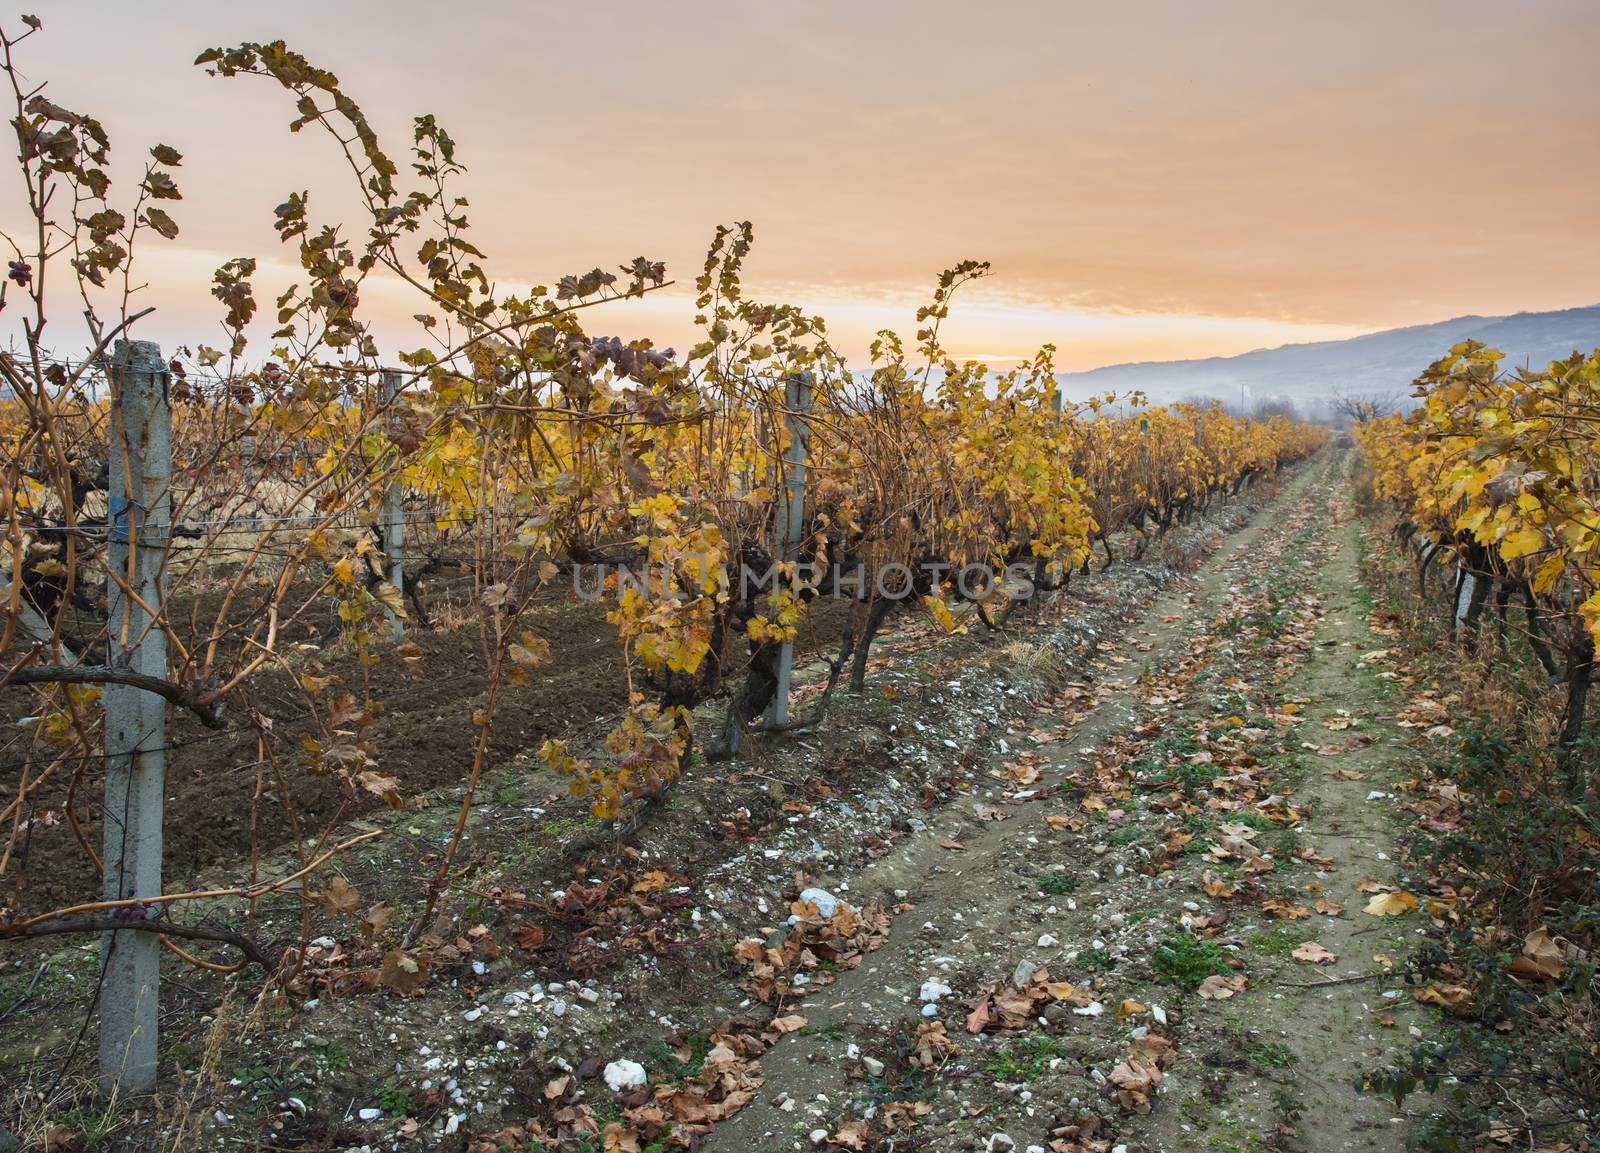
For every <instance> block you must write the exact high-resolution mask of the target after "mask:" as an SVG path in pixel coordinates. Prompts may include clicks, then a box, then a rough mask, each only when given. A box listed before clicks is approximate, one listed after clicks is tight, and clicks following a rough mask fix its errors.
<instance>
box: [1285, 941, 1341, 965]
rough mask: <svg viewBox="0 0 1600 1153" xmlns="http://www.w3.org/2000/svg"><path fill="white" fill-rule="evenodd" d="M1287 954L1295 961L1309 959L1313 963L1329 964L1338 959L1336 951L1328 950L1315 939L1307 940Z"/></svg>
mask: <svg viewBox="0 0 1600 1153" xmlns="http://www.w3.org/2000/svg"><path fill="white" fill-rule="evenodd" d="M1289 955H1290V956H1291V957H1293V958H1294V959H1295V960H1296V961H1310V962H1311V963H1312V964H1313V965H1331V964H1333V963H1334V962H1335V961H1337V960H1338V959H1339V955H1338V954H1337V953H1330V952H1328V950H1327V949H1325V948H1323V947H1322V946H1321V945H1319V944H1317V942H1315V941H1307V942H1306V943H1305V944H1303V945H1301V946H1300V947H1299V948H1298V949H1296V950H1295V951H1294V952H1292V953H1290V954H1289Z"/></svg>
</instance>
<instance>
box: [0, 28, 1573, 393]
mask: <svg viewBox="0 0 1600 1153" xmlns="http://www.w3.org/2000/svg"><path fill="white" fill-rule="evenodd" d="M27 11H34V12H37V13H38V15H39V16H40V17H42V19H43V20H44V31H43V33H42V34H40V35H38V36H36V37H34V38H33V39H31V40H29V41H28V42H27V43H26V44H25V45H23V46H22V47H21V49H20V50H19V60H20V65H21V67H22V69H23V71H24V72H25V73H26V74H27V75H28V76H29V78H30V79H33V80H35V81H38V80H48V81H49V89H48V92H49V94H50V95H51V97H52V99H54V100H55V101H56V102H57V103H60V104H63V105H66V106H67V107H69V108H73V109H76V110H79V111H83V112H87V113H89V114H92V115H95V116H97V117H98V118H99V119H100V120H101V121H102V123H103V124H104V125H105V126H106V128H107V130H108V131H109V132H110V134H111V137H112V141H113V159H114V161H115V162H116V170H115V171H114V173H113V175H114V176H117V175H119V173H120V177H121V179H122V180H123V190H124V191H125V192H126V191H127V190H128V189H131V188H132V186H133V184H134V182H135V180H136V179H137V166H138V164H139V163H140V161H141V159H142V157H143V156H144V154H145V150H146V149H147V148H148V147H149V146H150V145H152V144H155V143H157V142H160V143H166V144H169V145H171V146H173V147H175V148H177V149H178V150H179V151H180V152H182V153H183V154H184V161H183V165H182V168H181V170H180V173H179V177H180V185H181V187H182V189H183V192H184V199H183V201H182V202H181V203H179V204H176V205H174V206H172V215H173V217H174V218H175V219H176V220H177V222H178V224H179V226H180V228H181V230H182V231H181V235H180V236H179V238H178V239H177V240H176V241H175V242H171V243H161V242H159V241H152V244H151V247H150V248H149V250H148V251H146V252H144V253H142V254H141V279H143V280H144V281H146V282H147V283H148V287H147V288H146V289H144V290H143V292H142V293H141V299H142V301H143V303H146V304H152V305H155V306H156V308H157V312H156V313H155V314H154V315H152V316H151V317H149V318H147V319H145V320H144V321H141V322H140V331H139V335H142V336H145V337H146V338H149V339H157V340H161V341H162V342H163V345H164V346H169V345H176V344H180V343H186V344H194V343H196V342H208V343H213V344H215V343H218V342H220V339H221V336H220V329H219V328H218V319H219V317H220V311H221V310H220V308H219V306H218V305H217V304H216V303H215V302H214V301H212V300H211V298H210V296H209V283H210V273H211V270H212V269H213V268H215V267H216V266H217V265H218V264H219V263H221V262H222V261H223V260H226V259H228V258H230V257H235V256H255V257H257V258H258V259H260V260H261V262H262V265H261V274H260V276H259V277H258V281H259V283H258V287H257V296H258V298H260V299H262V300H263V301H264V302H266V303H267V304H268V305H270V302H271V299H272V298H273V297H274V296H275V295H276V293H277V292H278V291H280V290H281V289H282V288H283V287H284V286H285V285H286V284H287V283H288V282H289V279H290V278H291V277H292V275H293V273H294V272H295V271H296V270H295V269H294V268H293V267H292V261H293V254H292V252H290V251H288V250H286V249H284V248H283V247H282V246H281V245H280V244H279V242H278V240H277V237H276V235H275V233H274V232H273V230H272V208H273V206H274V205H276V204H278V203H280V202H281V201H282V200H283V199H285V197H286V195H287V194H288V193H289V192H290V191H294V190H302V189H309V190H310V191H311V193H312V206H313V215H314V216H315V217H316V218H317V219H319V220H327V219H330V218H332V219H338V218H340V217H341V216H342V217H343V218H345V219H348V220H350V221H351V222H352V223H358V219H359V218H358V217H357V216H356V215H355V214H354V213H353V212H350V211H349V207H350V206H351V204H352V203H353V200H352V197H351V196H350V194H349V189H348V188H347V187H346V186H347V183H348V181H349V176H348V173H347V172H345V171H342V170H341V169H340V167H339V162H338V160H337V157H336V155H335V152H334V149H333V145H332V143H331V142H330V141H328V140H326V139H324V138H322V137H320V136H318V135H316V134H314V133H311V132H306V133H303V134H301V135H298V136H292V135H290V133H289V132H288V131H287V125H288V121H289V120H290V119H291V118H292V116H293V111H292V108H291V105H290V101H289V98H288V94H287V93H285V92H283V91H282V90H281V89H279V88H277V86H276V85H271V84H269V83H267V82H262V81H245V80H233V81H222V80H217V79H213V78H210V77H207V76H206V75H205V74H204V73H203V72H202V71H201V70H200V69H198V68H195V67H193V66H192V61H193V59H194V57H195V55H196V54H197V53H198V52H199V51H200V50H201V49H203V48H206V47H210V46H222V45H231V44H235V43H238V42H240V41H243V40H258V41H264V40H271V39H277V38H282V39H284V40H286V41H288V43H289V45H290V46H291V47H293V48H295V49H297V50H298V51H301V52H303V53H304V54H306V55H307V56H309V57H310V58H311V59H312V60H313V61H314V62H315V63H318V64H320V65H321V66H323V67H326V68H328V69H330V70H332V71H334V72H335V73H337V74H338V76H339V77H340V79H341V81H342V82H343V84H344V87H345V89H346V91H348V92H349V93H350V94H351V95H352V96H353V97H354V98H355V99H356V100H357V101H358V102H359V103H360V104H361V105H362V107H363V108H364V109H365V111H366V112H367V114H368V116H369V117H370V119H371V120H372V121H373V122H374V124H375V125H376V127H377V128H378V131H379V133H380V135H381V136H382V137H383V138H384V139H385V141H386V142H387V147H388V150H389V151H390V152H391V154H395V155H400V154H403V153H404V151H405V149H406V147H407V146H408V143H409V126H410V122H411V117H412V116H414V115H416V114H418V113H423V112H431V113H434V114H435V115H437V117H438V118H439V120H440V122H441V123H442V124H443V125H444V126H445V127H446V129H447V130H448V131H449V132H450V134H451V135H452V136H453V137H454V138H455V140H456V141H457V144H458V149H459V155H460V158H461V159H462V160H463V161H464V162H465V163H466V165H467V166H468V168H469V172H468V174H467V176H466V177H465V178H464V180H463V181H462V182H461V184H460V189H459V190H460V191H461V192H462V193H463V194H464V195H466V196H467V198H468V199H469V201H470V203H471V206H470V209H469V212H470V216H471V219H472V222H473V228H472V233H473V235H474V238H475V241H476V243H477V244H478V245H479V246H480V247H481V248H483V249H484V250H485V251H486V252H487V253H488V256H489V261H488V268H489V271H490V273H491V275H492V276H493V277H494V278H495V279H496V280H497V281H499V282H500V283H502V284H504V285H508V286H510V285H526V284H529V283H550V282H553V281H554V280H555V279H556V278H558V277H559V276H560V275H562V274H564V273H568V272H581V271H583V270H586V269H588V268H591V267H594V266H595V265H602V266H612V265H617V264H620V263H622V262H624V261H627V260H630V259H632V258H633V257H635V256H638V255H645V256H648V257H650V258H651V259H657V260H664V261H665V262H666V263H667V265H668V269H669V273H670V274H671V275H673V276H674V277H675V278H676V279H677V280H678V285H679V287H678V288H676V289H674V290H671V291H669V292H667V293H663V294H661V295H659V296H656V297H653V298H651V299H648V300H644V301H629V302H621V303H618V304H615V305H612V306H608V307H607V308H605V309H604V310H597V311H595V312H593V313H591V314H590V316H589V318H588V327H589V329H590V331H592V332H607V333H610V332H614V333H618V334H621V335H623V336H625V337H634V336H650V337H652V338H653V339H655V340H657V341H658V342H660V343H662V344H672V345H675V346H676V347H678V348H679V349H683V348H685V347H687V345H688V344H690V343H692V341H693V339H694V336H693V332H694V329H693V326H692V319H693V313H694V309H693V304H692V292H691V290H690V287H689V286H690V284H691V282H692V280H693V278H694V276H695V274H696V273H697V272H698V271H699V268H700V265H701V263H702V261H703V259H704V253H705V249H706V246H707V244H708V242H709V240H710V238H711V235H712V232H713V230H714V228H715V227H716V225H717V224H718V223H720V222H730V221H734V220H740V219H750V220H752V221H754V223H755V230H756V245H755V248H754V251H753V253H752V256H751V258H750V260H749V261H748V263H747V266H746V277H745V284H746V291H747V295H749V296H751V297H753V298H756V299H761V300H773V301H785V302H792V303H796V304H799V305H802V306H804V307H806V308H807V309H808V310H810V311H813V312H816V313H820V314H821V315H822V316H824V317H826V318H827V319H828V321H829V325H830V330H831V331H832V332H833V334H834V337H835V340H836V341H837V342H838V343H839V344H840V345H841V346H842V347H843V348H844V349H845V350H846V351H847V352H848V353H849V354H850V355H851V357H852V359H853V360H858V361H859V360H861V359H862V358H863V357H864V352H865V348H866V345H867V343H868V341H869V340H870V339H871V334H872V333H873V332H875V331H876V330H878V329H880V328H894V329H897V330H898V331H900V332H902V333H903V334H904V335H906V336H907V337H908V338H909V337H910V336H911V335H912V333H913V331H914V328H915V321H914V312H915V309H916V307H917V305H918V304H919V303H921V302H922V301H923V300H925V299H926V296H927V293H928V291H929V289H930V287H931V285H932V283H933V280H934V278H935V277H936V276H937V274H938V272H939V270H940V269H942V268H944V267H947V266H949V265H951V264H954V263H955V262H957V261H959V260H962V259H965V258H975V259H981V260H988V261H990V262H992V265H993V270H994V271H993V276H992V278H991V279H989V280H988V281H986V282H985V283H983V284H981V285H978V286H974V287H973V289H972V291H970V292H967V293H966V294H965V296H964V297H963V298H959V299H958V300H957V302H956V304H955V306H954V308H953V310H952V315H951V319H950V321H949V323H948V326H947V329H946V335H947V344H948V345H949V347H950V348H951V350H952V351H953V352H954V353H956V354H957V355H959V356H963V357H968V356H970V357H975V358H979V359H987V360H990V361H992V362H996V363H998V362H1003V361H1004V360H1005V359H1008V358H1017V357H1022V356H1026V355H1028V354H1030V353H1032V352H1033V351H1034V350H1035V349H1036V348H1037V347H1038V346H1039V345H1040V344H1042V343H1044V342H1047V341H1048V342H1051V343H1054V344H1055V345H1056V346H1057V349H1058V354H1057V360H1058V364H1059V366H1060V367H1062V368H1066V369H1081V368H1090V367H1094V366H1097V365H1102V364H1110V363H1117V362H1122V361H1129V360H1165V359H1173V358H1177V357H1187V356H1209V355H1228V354H1232V353H1237V352H1242V351H1246V350H1248V349H1251V348H1257V347H1264V346H1274V345H1279V344H1284V343H1289V342H1295V341H1303V340H1318V339H1329V338H1338V337H1343V336H1350V335H1355V334H1357V333H1360V332H1367V331H1373V330H1376V329H1382V328H1390V327H1394V326H1398V325H1404V324H1413V323H1423V322H1427V321H1433V320H1439V319H1443V318H1446V317H1450V316H1455V315H1460V314H1464V313H1481V314H1496V313H1504V312H1513V311H1518V310H1524V309H1527V310H1537V309H1547V308H1562V307H1571V306H1575V305H1582V304H1592V303H1595V302H1596V301H1597V300H1600V284H1597V282H1596V278H1595V276H1594V269H1595V267H1596V260H1595V257H1596V247H1597V242H1600V196H1597V195H1596V194H1595V191H1594V190H1595V189H1596V188H1597V187H1600V134H1597V131H1596V130H1597V128H1600V69H1596V68H1595V67H1594V66H1593V59H1592V46H1593V44H1595V43H1596V42H1597V33H1600V5H1596V4H1594V3H1592V2H1589V0H1583V2H1577V0H1573V2H1569V0H1541V2H1539V3H1519V4H1510V3H1504V2H1499V0H1497V2H1493V3H1489V2H1480V0H1450V2H1448V3H1434V2H1431V0H1407V2H1405V3H1399V4H1397V3H1394V2H1393V0H1387V2H1384V3H1369V2H1366V0H1345V2H1343V3H1340V4H1337V5H1328V4H1313V3H1304V2H1299V0H1269V2H1260V3H1257V2H1242V0H1228V2H1220V3H1196V2H1194V0H1170V2H1169V0H1161V2H1121V0H1119V2H1118V3H1115V4H1113V3H1107V2H1105V0H1095V2H1093V3H1080V2H1077V0H1054V2H1038V3H1013V2H1008V0H988V2H986V3H983V4H973V3H970V2H968V0H918V2H916V3H900V2H898V0H849V2H833V0H812V2H811V3H808V4H805V5H800V4H780V3H773V2H764V0H741V2H738V3H733V2H728V3H723V2H720V0H718V2H705V0H678V2H676V3H660V2H659V0H657V2H653V3H649V2H636V0H607V2H605V3H582V4H562V5H552V4H534V3H526V2H523V3H515V2H510V0H475V2H472V3H459V2H458V3H455V4H441V3H437V2H424V0H381V2H380V0H341V2H339V3H330V2H328V0H320V2H315V3H313V2H307V0H278V2H276V3H272V4H263V3H248V4H244V3H219V2H217V0H205V2H195V0H162V2H161V3H159V4H156V3H149V2H145V3H133V2H129V0H49V2H48V3H42V2H40V3H38V5H37V7H32V8H30V7H22V8H16V9H11V10H9V11H8V10H6V9H3V8H0V20H3V21H4V23H5V25H6V27H7V28H8V30H9V31H11V32H12V33H13V34H14V33H15V32H16V31H18V30H20V22H19V21H18V19H17V17H18V15H19V14H20V13H22V12H27ZM21 203H22V202H21V184H20V181H19V180H18V178H17V177H16V176H15V174H14V173H13V174H7V175H4V176H0V225H4V226H5V227H6V228H7V229H8V230H10V229H15V228H16V227H17V226H18V225H19V224H20V223H21V221H22V219H23V218H22V216H21V215H20V214H19V211H18V207H19V205H20V204H21ZM286 258H287V259H286ZM366 303H367V305H368V306H370V307H371V308H372V310H373V311H372V313H371V319H372V320H373V322H374V324H375V328H376V331H377V333H378V335H379V338H380V344H381V345H382V346H383V347H384V349H385V352H386V353H387V352H389V351H390V350H393V349H398V348H406V347H414V346H416V345H417V344H419V343H420V342H421V341H420V336H419V334H418V333H417V332H416V330H415V327H414V325H412V324H411V322H410V321H409V320H408V319H407V318H408V317H409V316H410V315H411V314H412V313H413V312H416V311H418V310H419V309H418V306H417V303H416V302H415V301H414V300H412V299H410V298H409V297H408V296H407V293H406V291H405V290H404V288H403V286H400V285H398V284H394V285H382V284H378V285H373V286H371V288H370V289H369V290H368V292H367V293H366ZM267 311H270V308H269V309H268V310H267ZM8 320H10V321H12V322H13V323H14V317H13V318H6V317H0V329H3V328H4V326H5V322H6V321H8ZM69 321H70V317H69V318H67V319H64V320H63V321H62V322H61V326H59V327H58V329H57V332H56V335H57V338H58V339H60V340H62V341H63V342H66V341H69V339H70V337H69V332H68V327H69ZM259 327H261V332H260V334H259V335H260V337H261V341H262V342H264V341H265V339H266V328H265V326H259ZM258 347H260V345H259V344H258Z"/></svg>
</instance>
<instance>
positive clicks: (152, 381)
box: [100, 340, 172, 1093]
mask: <svg viewBox="0 0 1600 1153" xmlns="http://www.w3.org/2000/svg"><path fill="white" fill-rule="evenodd" d="M107 441H108V444H107V452H108V455H109V456H110V487H109V491H108V501H107V514H108V521H109V528H110V533H109V540H108V544H107V552H106V563H107V568H108V571H109V573H111V574H115V576H108V577H107V580H106V629H107V639H106V645H107V652H106V664H107V665H108V666H109V667H111V668H112V669H115V670H120V671H125V672H132V673H138V674H142V675H144V676H148V677H157V678H161V679H165V678H166V677H167V637H166V633H165V631H164V628H163V622H162V621H161V620H160V617H161V615H162V613H163V612H164V601H165V591H166V561H167V545H168V542H169V538H170V533H171V524H172V494H171V482H172V418H171V412H170V410H169V408H168V407H167V366H166V363H165V362H164V361H163V360H162V359H161V347H160V346H159V345H157V344H155V343H154V342H152V341H148V340H119V341H117V343H116V347H115V350H114V352H113V358H112V394H111V428H110V435H109V436H108V438H107ZM130 593H131V594H132V595H130ZM101 700H102V701H103V702H104V706H105V757H106V799H105V818H104V825H105V829H104V854H103V856H102V860H103V862H104V868H105V876H104V884H103V888H102V892H103V894H104V897H105V899H106V900H108V901H117V900H128V899H130V898H132V899H138V898H149V897H156V896H159V895H160V893H161V820H162V814H161V808H162V790H163V786H164V777H165V771H166V753H165V747H166V743H167V742H166V701H165V700H163V699H162V698H161V697H160V696H158V695H156V694H155V693H152V692H147V691H145V690H144V689H136V688H132V687H130V686H128V685H115V684H109V685H106V686H105V688H104V689H102V690H101ZM122 913H123V915H125V916H127V917H129V918H130V919H135V920H137V919H139V918H142V917H148V916H153V915H155V910H154V909H151V910H150V911H148V912H147V911H146V909H145V908H143V907H141V906H138V905H135V906H132V907H130V908H129V909H127V910H123V911H122ZM101 952H102V966H103V970H104V973H103V978H102V982H101V988H100V1080H101V1085H102V1087H103V1088H104V1089H106V1090H107V1091H109V1090H111V1089H113V1088H115V1089H118V1090H120V1091H122V1092H124V1093H127V1092H135V1093H137V1092H143V1091H145V1090H148V1089H150V1088H152V1087H153V1086H154V1085H155V1081H156V1026H157V1013H158V1010H159V1002H160V988H161V986H160V959H161V940H160V938H159V937H158V936H157V935H156V934H155V933H149V932H143V931H129V930H113V931H111V932H108V933H106V934H105V935H104V936H103V937H102V939H101Z"/></svg>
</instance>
